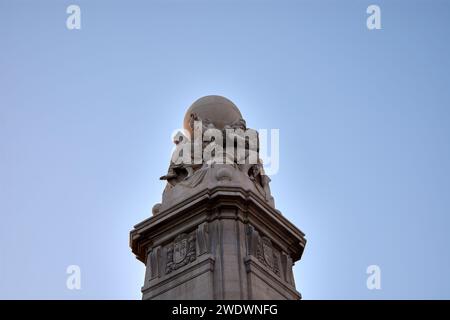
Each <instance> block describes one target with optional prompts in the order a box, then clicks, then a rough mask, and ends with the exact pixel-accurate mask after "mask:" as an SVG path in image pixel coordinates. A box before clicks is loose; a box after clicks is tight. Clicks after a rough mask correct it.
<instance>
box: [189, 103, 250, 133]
mask: <svg viewBox="0 0 450 320" xmlns="http://www.w3.org/2000/svg"><path fill="white" fill-rule="evenodd" d="M193 113H194V114H196V115H197V116H198V117H199V118H200V119H202V120H205V121H206V120H208V121H210V122H211V123H212V124H213V125H214V127H216V128H217V129H219V130H222V129H223V128H224V127H225V126H226V125H231V124H233V123H235V122H236V121H239V120H240V119H242V115H241V112H240V111H239V109H238V107H236V105H235V104H234V103H233V102H231V101H230V100H228V99H227V98H224V97H222V96H216V95H211V96H205V97H203V98H200V99H198V100H197V101H195V102H194V103H193V104H192V105H191V106H190V107H189V109H188V110H187V111H186V114H185V116H184V121H183V127H184V129H185V130H187V131H188V132H189V133H190V134H191V136H192V129H191V127H190V125H189V121H190V116H191V114H193Z"/></svg>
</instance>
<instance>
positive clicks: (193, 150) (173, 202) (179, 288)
mask: <svg viewBox="0 0 450 320" xmlns="http://www.w3.org/2000/svg"><path fill="white" fill-rule="evenodd" d="M183 126H184V129H185V131H184V132H179V134H177V135H176V136H175V138H174V143H175V144H176V149H175V152H174V154H173V156H172V159H171V162H170V165H169V169H168V172H167V173H166V174H165V175H164V176H162V177H161V179H162V180H165V181H167V185H166V188H165V190H164V192H163V195H162V201H161V203H158V204H156V205H155V206H154V207H153V216H152V217H150V218H148V219H146V220H144V221H142V222H141V223H139V224H137V225H136V226H135V227H134V229H133V230H132V231H131V233H130V246H131V249H132V251H133V253H134V254H135V255H136V257H137V259H138V260H140V261H141V262H143V263H144V264H145V265H146V274H145V280H144V285H143V287H142V294H143V296H142V298H143V299H144V300H153V299H301V295H300V293H299V292H298V291H297V290H296V288H295V283H294V276H293V272H292V267H293V265H294V262H296V261H298V260H300V258H301V256H302V253H303V249H304V247H305V244H306V240H305V238H304V234H303V233H302V232H301V231H300V230H299V229H297V228H296V227H295V226H294V225H293V224H292V223H290V222H289V221H288V220H287V219H286V218H285V217H284V216H283V215H282V214H281V212H280V211H278V210H277V209H275V204H274V199H273V197H272V195H271V193H270V188H269V182H270V179H269V177H268V176H266V175H265V174H264V170H263V166H262V163H261V160H260V158H259V139H258V133H257V132H256V131H255V130H252V129H247V127H246V122H245V120H243V118H242V115H241V113H240V111H239V109H238V108H237V107H236V106H235V105H234V104H233V103H232V102H231V101H229V100H228V99H226V98H223V97H220V96H206V97H203V98H201V99H199V100H197V101H196V102H195V103H194V104H193V105H192V106H191V107H190V108H189V109H188V110H187V112H186V116H185V118H184V124H183Z"/></svg>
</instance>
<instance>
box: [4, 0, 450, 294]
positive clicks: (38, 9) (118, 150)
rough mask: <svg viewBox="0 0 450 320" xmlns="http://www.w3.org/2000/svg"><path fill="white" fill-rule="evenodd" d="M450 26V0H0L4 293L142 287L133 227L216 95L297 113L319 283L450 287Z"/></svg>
mask: <svg viewBox="0 0 450 320" xmlns="http://www.w3.org/2000/svg"><path fill="white" fill-rule="evenodd" d="M70 4H77V5H79V6H80V8H81V30H68V29H67V28H66V18H67V16H68V15H67V14H66V8H67V6H69V5H70ZM371 4H377V5H379V6H380V8H381V21H382V29H381V30H372V31H370V30H368V29H367V27H366V19H367V17H368V15H367V13H366V9H367V7H368V6H369V5H371ZM449 32H450V2H448V1H444V0H432V1H425V0H411V1H405V0H397V1H365V0H346V1H332V0H328V1H324V0H317V1H294V0H209V1H206V0H185V1H181V0H158V1H155V0H151V1H123V0H121V1H118V0H113V1H100V0H98V1H85V0H80V1H62V0H53V1H50V0H41V1H31V0H30V1H24V0H17V1H13V0H0V217H1V222H0V298H2V299H16V298H25V299H50V298H52V299H139V298H140V297H141V296H140V288H141V286H142V283H143V280H144V279H143V276H144V266H143V265H142V264H141V263H140V262H139V261H137V260H136V259H135V258H134V256H133V254H132V253H131V250H130V248H129V244H128V241H129V239H128V237H129V231H130V230H131V229H132V227H133V225H135V224H137V223H138V222H140V221H142V220H144V219H146V218H148V217H150V215H151V208H152V206H153V205H154V204H155V203H157V202H160V200H161V192H162V190H163V188H164V183H163V182H161V181H160V180H159V179H158V178H159V177H160V176H161V175H163V174H164V173H165V172H166V171H167V166H168V161H169V158H170V151H171V149H172V144H171V134H172V132H173V131H174V130H175V129H177V128H179V127H181V126H182V120H183V117H184V112H185V111H186V109H187V108H188V107H189V105H190V104H191V103H192V102H193V101H195V100H196V99H198V98H199V97H202V96H205V95H209V94H218V95H222V96H225V97H227V98H229V99H230V100H232V101H233V102H234V103H235V104H236V105H237V106H238V107H239V108H240V110H241V112H242V114H243V116H244V118H245V119H246V121H247V124H248V126H249V127H251V128H255V129H260V128H267V129H272V128H276V129H279V130H280V170H279V172H278V173H277V174H275V175H273V176H272V177H271V179H272V182H271V189H272V193H273V196H274V197H275V203H276V206H277V208H278V209H279V210H280V211H281V212H282V213H283V214H284V215H285V216H286V217H287V218H288V219H289V220H290V221H292V222H293V223H294V224H295V225H296V226H297V227H299V228H300V229H301V230H302V231H304V232H305V234H306V238H307V239H308V243H307V246H306V249H305V253H304V256H303V259H302V260H301V261H300V262H299V263H297V264H296V266H295V280H296V284H297V288H298V290H299V291H300V292H301V293H302V295H303V297H304V299H410V298H413V299H429V298H437V299H443V298H446V299H449V298H450V273H449V270H450V251H449V249H448V246H449V244H450V235H449V231H448V230H449V227H450V91H449V80H450V79H449V78H450V61H449V57H450V43H449V41H448V39H449ZM69 265H79V266H80V268H81V275H82V278H81V290H68V289H67V287H66V279H67V274H66V268H67V266H69ZM369 265H378V266H380V268H381V290H368V289H367V287H366V279H367V276H368V275H367V274H366V268H367V266H369Z"/></svg>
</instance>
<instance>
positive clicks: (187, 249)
mask: <svg viewBox="0 0 450 320" xmlns="http://www.w3.org/2000/svg"><path fill="white" fill-rule="evenodd" d="M166 250H167V260H166V261H167V262H166V270H165V273H166V274H168V273H171V272H172V271H174V270H177V269H178V268H181V267H183V266H185V265H187V264H188V263H190V262H192V261H194V260H195V259H196V257H197V254H196V251H197V250H196V235H195V233H190V234H186V233H182V234H179V235H178V236H177V237H176V238H175V239H174V241H173V243H171V244H170V245H169V246H168V247H167V249H166Z"/></svg>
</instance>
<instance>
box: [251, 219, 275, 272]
mask: <svg viewBox="0 0 450 320" xmlns="http://www.w3.org/2000/svg"><path fill="white" fill-rule="evenodd" d="M247 251H248V252H247V253H248V254H249V255H252V256H254V257H256V258H257V259H258V260H259V261H260V262H261V263H262V264H263V265H265V266H266V267H267V268H268V269H270V270H271V271H272V272H273V273H275V274H276V275H277V276H279V277H280V276H281V274H280V254H279V252H278V250H276V249H275V248H274V247H273V245H272V241H271V240H270V239H269V238H268V237H264V236H263V237H261V236H260V235H259V232H258V231H256V230H255V228H254V227H253V226H251V225H248V227H247Z"/></svg>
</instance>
